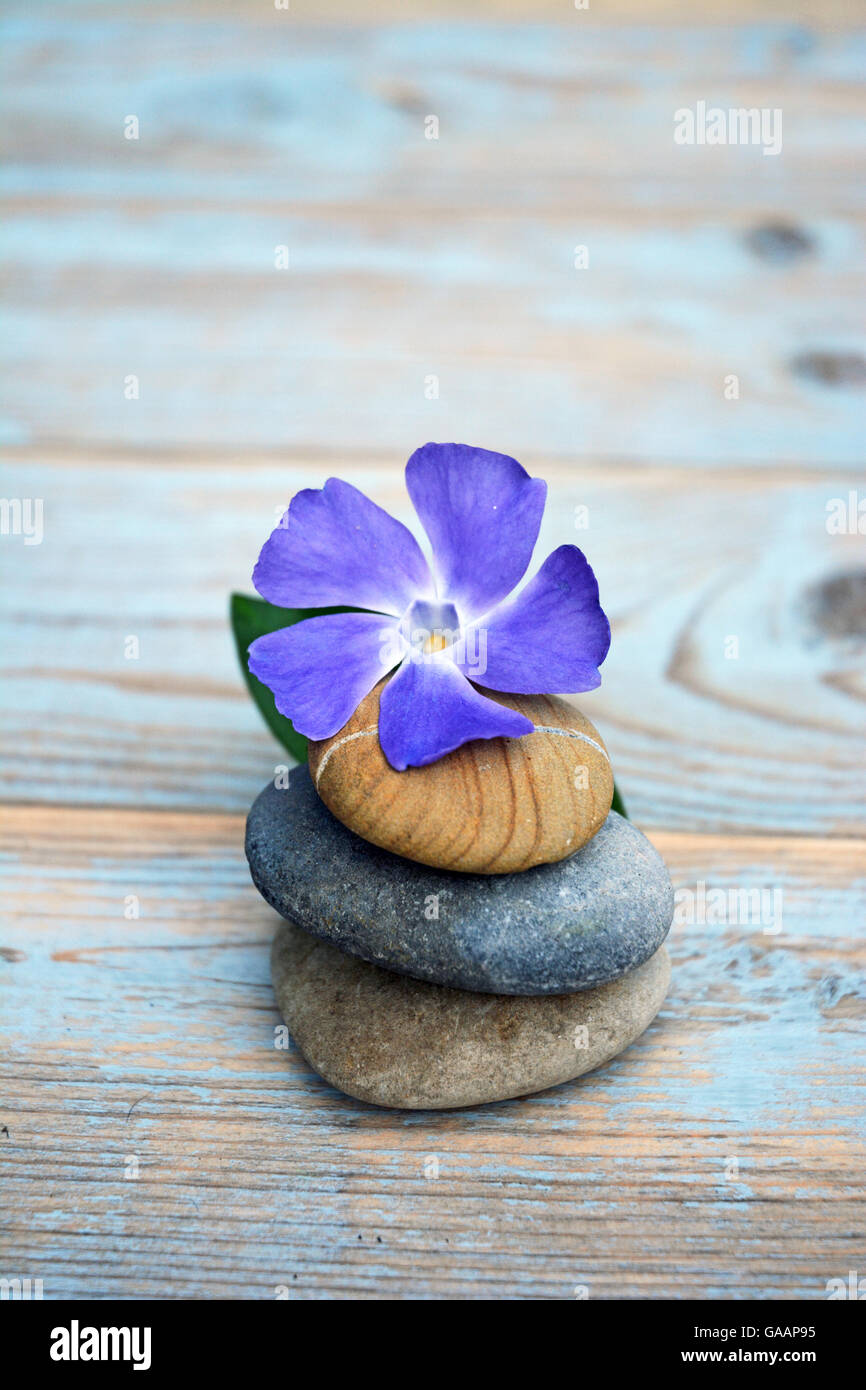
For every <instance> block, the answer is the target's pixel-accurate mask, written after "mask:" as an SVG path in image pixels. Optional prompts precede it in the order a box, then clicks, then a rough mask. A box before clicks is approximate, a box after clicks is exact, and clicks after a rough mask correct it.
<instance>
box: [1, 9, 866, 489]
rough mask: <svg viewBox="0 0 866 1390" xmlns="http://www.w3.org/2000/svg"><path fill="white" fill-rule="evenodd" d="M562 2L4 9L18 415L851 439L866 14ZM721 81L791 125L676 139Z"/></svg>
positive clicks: (556, 440)
mask: <svg viewBox="0 0 866 1390" xmlns="http://www.w3.org/2000/svg"><path fill="white" fill-rule="evenodd" d="M563 7H564V9H565V10H566V16H565V21H566V22H563V23H561V24H557V25H550V24H547V25H544V24H530V25H523V26H520V27H519V28H514V27H513V26H510V25H502V24H489V25H480V26H476V25H465V24H458V25H452V26H447V25H443V24H441V23H437V24H433V25H423V24H421V25H418V24H412V25H405V26H386V27H376V26H370V25H369V24H363V25H361V26H360V27H357V26H346V25H336V26H335V25H332V24H324V25H322V26H316V25H311V24H310V23H309V22H308V20H309V13H310V12H309V10H306V11H305V12H304V11H303V10H302V17H300V18H296V17H295V16H294V15H293V13H292V12H290V13H289V14H280V13H275V12H274V11H273V9H272V7H269V6H268V5H266V4H263V5H262V6H261V7H260V8H259V9H257V10H256V11H255V13H252V14H251V13H250V11H249V10H248V11H247V12H245V13H244V14H243V15H242V16H241V17H238V16H232V15H231V14H226V13H217V14H214V13H212V12H211V11H210V10H209V9H208V8H207V7H205V8H204V11H203V12H202V11H199V10H198V9H194V8H188V7H182V8H181V10H180V12H179V13H176V12H175V11H174V9H172V11H170V12H166V10H165V9H164V8H157V9H155V11H154V12H153V13H148V7H146V6H139V7H135V6H132V7H130V6H123V7H118V6H101V5H98V6H94V7H92V8H89V9H85V10H78V9H76V8H75V7H60V8H59V9H58V8H57V7H55V6H52V7H50V8H49V9H48V10H44V11H43V10H39V9H36V10H34V8H33V7H32V6H28V7H27V8H26V9H24V8H20V7H19V8H17V9H16V10H14V11H13V16H12V17H11V18H10V19H9V20H8V21H7V25H6V41H5V43H4V45H3V54H4V58H3V62H4V67H5V74H4V75H5V78H6V81H5V106H6V119H5V122H4V125H5V128H6V131H7V135H6V139H7V142H8V145H9V146H11V148H9V149H8V154H7V160H6V167H5V169H4V172H3V175H2V179H0V192H2V193H3V194H4V195H5V197H4V217H3V231H2V242H0V246H2V249H3V252H4V258H5V260H6V263H7V265H8V268H9V286H8V289H7V292H6V315H7V331H6V334H5V335H4V342H5V349H4V360H3V366H4V378H5V394H4V398H3V406H2V410H0V425H2V433H3V437H4V438H6V439H8V440H10V441H11V442H18V441H20V442H23V443H27V444H30V443H34V444H37V445H39V446H42V445H45V444H49V443H54V442H58V441H59V442H62V443H70V442H73V443H82V442H83V443H87V444H93V445H102V446H104V445H118V444H123V443H125V444H129V443H134V444H136V445H142V446H147V447H153V446H159V447H163V448H165V447H173V446H174V445H176V444H177V443H178V442H181V441H185V442H187V443H190V444H194V445H198V446H201V447H207V446H217V447H223V446H225V445H229V446H231V447H232V448H233V449H236V450H237V451H238V454H239V456H242V455H243V454H244V453H245V452H246V451H248V450H249V449H251V448H279V447H287V446H290V447H294V448H301V449H303V448H310V447H314V448H315V447H318V446H319V445H320V443H321V441H322V439H323V436H325V437H326V438H327V442H328V443H330V444H331V445H332V446H334V447H337V448H344V449H348V450H353V449H357V448H358V447H359V446H360V447H362V448H365V449H369V448H371V447H373V448H381V449H386V450H398V451H401V452H403V451H406V450H407V449H408V448H410V447H411V446H412V445H413V444H414V443H415V442H417V441H421V440H424V439H427V438H430V437H433V438H453V437H455V436H456V437H460V438H470V439H476V438H483V439H484V442H485V443H486V444H488V445H489V446H491V447H503V448H507V449H509V450H511V451H516V452H518V453H519V452H520V451H526V450H532V451H541V452H546V453H549V454H557V455H560V456H564V457H568V458H578V459H585V458H592V457H598V456H602V457H610V458H617V457H626V458H645V459H653V460H660V461H667V460H676V461H678V462H680V463H683V464H687V465H691V464H692V463H693V461H694V460H695V459H696V458H699V459H702V460H703V459H707V458H710V459H713V458H715V459H718V460H720V461H722V462H734V463H740V464H743V463H749V462H752V461H754V460H759V461H762V462H773V463H779V462H781V463H782V464H784V462H786V461H790V460H797V461H799V462H803V463H807V464H809V465H812V466H827V467H830V468H832V467H834V466H835V465H838V464H847V465H849V466H852V465H858V464H859V463H860V462H861V458H862V447H861V446H862V400H863V385H864V380H866V345H864V334H863V326H862V313H861V312H860V304H859V303H858V296H857V291H856V286H857V282H858V277H859V274H860V269H861V266H862V259H863V214H864V197H866V194H864V190H866V178H864V177H863V174H864V167H863V166H864V161H863V147H864V123H863V122H862V121H859V122H858V121H857V120H856V119H854V113H855V111H856V110H857V109H858V108H857V105H856V103H857V100H858V98H857V83H858V81H859V79H860V77H861V75H862V71H863V61H864V38H863V35H862V34H861V33H858V32H857V31H856V30H852V29H851V28H850V27H844V28H840V29H828V28H827V27H826V25H825V23H824V22H823V20H822V18H821V12H820V9H818V8H816V10H815V18H816V22H815V24H814V25H813V26H810V25H809V24H808V23H802V24H793V23H791V22H790V21H789V22H779V21H777V22H768V23H764V24H761V23H758V24H740V25H736V24H731V23H730V20H729V16H726V17H725V19H724V22H723V23H722V24H717V25H711V24H699V25H697V26H688V27H682V26H676V25H670V24H657V25H652V24H644V25H641V26H638V27H634V28H630V27H624V26H622V25H619V24H611V23H606V22H605V20H604V17H603V16H598V17H597V16H596V15H595V11H594V10H591V11H590V12H588V13H579V12H576V11H574V10H573V8H572V10H571V12H570V13H568V7H567V5H566V4H565V3H564V0H563ZM304 14H306V18H304V17H303V16H304ZM58 90H62V92H63V107H62V112H61V111H59V110H58V106H57V102H56V100H55V96H56V93H57V92H58ZM698 100H708V101H709V102H710V103H711V104H712V103H715V104H717V105H719V106H722V107H724V108H729V107H735V108H736V107H752V106H756V105H757V106H760V107H767V108H770V109H774V108H778V109H780V110H781V111H782V112H783V118H784V120H783V146H782V152H781V153H780V154H779V155H778V156H770V157H766V156H764V155H763V153H762V151H761V149H760V148H758V147H756V146H730V147H724V148H720V147H697V146H694V147H683V146H680V145H677V144H675V143H674V140H673V128H674V112H675V111H676V110H677V109H679V108H682V107H689V106H694V104H695V102H696V101H698ZM129 115H132V116H135V117H136V118H137V119H138V121H139V138H138V139H135V140H131V139H126V138H125V137H124V121H125V119H126V117H127V116H129ZM430 115H434V116H436V117H437V118H438V120H439V138H438V139H435V140H433V139H427V138H425V119H426V118H427V116H430ZM780 220H781V222H782V224H783V225H782V231H781V235H779V234H775V235H774V234H773V233H772V232H771V234H770V235H769V237H765V238H764V239H763V240H761V239H760V238H759V239H758V241H757V242H756V241H755V240H754V239H753V237H754V233H755V232H756V231H760V229H762V228H766V226H767V224H770V226H771V227H772V226H775V225H776V224H778V222H779V221H780ZM578 246H584V247H586V248H587V252H588V257H589V264H588V267H587V268H586V269H575V248H576V247H578ZM276 247H285V248H286V254H287V256H288V267H287V268H285V269H282V268H280V269H278V268H276V266H275V248H276ZM731 374H734V375H736V376H737V377H738V378H739V381H740V396H739V399H738V400H736V401H733V400H730V399H727V398H726V395H725V382H726V378H728V377H729V376H730V375H731ZM131 375H134V376H136V377H138V379H139V391H140V395H139V398H138V399H137V400H130V399H127V398H126V397H125V394H124V389H125V381H126V378H127V377H128V376H131ZM434 377H435V378H436V379H437V383H438V386H437V389H438V393H439V394H438V398H436V399H429V398H428V393H429V391H431V390H432V389H433V388H432V385H431V378H434Z"/></svg>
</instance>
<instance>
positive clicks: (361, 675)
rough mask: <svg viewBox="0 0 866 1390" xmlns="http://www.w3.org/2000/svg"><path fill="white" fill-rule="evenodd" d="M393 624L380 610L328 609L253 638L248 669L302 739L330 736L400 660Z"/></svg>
mask: <svg viewBox="0 0 866 1390" xmlns="http://www.w3.org/2000/svg"><path fill="white" fill-rule="evenodd" d="M404 651H405V643H403V642H402V639H401V638H400V637H399V635H398V624H397V623H396V622H395V621H394V619H393V618H386V617H384V616H383V615H382V614H381V613H331V614H327V615H325V616H323V617H320V618H306V619H305V620H304V621H303V622H300V623H296V624H295V625H294V627H283V628H280V629H279V630H278V631H277V632H267V633H265V635H264V637H257V638H256V640H255V642H253V643H252V645H251V646H250V658H249V660H250V670H251V671H252V673H253V675H254V676H255V677H256V678H257V679H258V680H260V681H262V683H263V684H264V685H266V686H267V687H268V688H269V689H270V690H272V691H273V694H274V700H275V702H276V706H277V709H278V710H279V711H280V714H284V715H285V716H286V718H287V719H291V721H292V723H293V724H294V726H295V728H296V729H297V731H298V733H299V734H305V735H306V737H307V738H315V739H319V738H330V737H331V734H335V733H336V732H337V730H338V729H342V727H343V725H344V724H345V722H346V720H347V719H348V718H349V716H350V715H351V714H354V712H355V710H356V709H357V707H358V705H359V704H360V703H361V701H362V700H363V698H364V696H365V695H367V694H369V692H370V691H371V690H372V689H373V686H374V685H375V684H376V682H377V681H379V680H381V679H382V677H383V676H384V675H386V674H387V672H388V671H389V670H391V669H392V667H393V666H394V665H396V663H397V662H398V661H399V660H400V658H401V656H402V654H403V652H404Z"/></svg>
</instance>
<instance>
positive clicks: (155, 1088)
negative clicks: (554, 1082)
mask: <svg viewBox="0 0 866 1390" xmlns="http://www.w3.org/2000/svg"><path fill="white" fill-rule="evenodd" d="M0 829H2V836H3V840H2V843H3V847H4V855H3V876H4V882H3V893H2V902H3V917H2V933H0V946H2V953H0V970H2V972H3V975H4V984H3V995H4V1000H5V1003H4V1015H5V1018H6V1020H7V1022H6V1025H5V1033H6V1043H5V1046H4V1049H3V1053H2V1058H0V1075H2V1078H3V1083H2V1090H3V1096H4V1100H3V1104H2V1113H0V1163H2V1166H3V1183H4V1190H5V1192H6V1194H7V1199H6V1200H5V1201H4V1204H3V1210H2V1218H0V1220H2V1264H3V1268H4V1269H7V1270H11V1271H20V1272H22V1273H30V1274H32V1275H33V1276H34V1277H42V1278H44V1280H45V1294H46V1297H59V1296H63V1295H67V1296H84V1295H96V1296H118V1295H121V1296H126V1297H143V1296H149V1297H157V1298H165V1297H193V1298H212V1297H239V1298H265V1299H267V1298H273V1297H274V1291H275V1289H276V1288H277V1287H278V1286H281V1285H283V1286H288V1287H289V1290H290V1296H292V1297H297V1298H305V1299H306V1298H324V1297H335V1298H382V1297H387V1296H389V1295H390V1296H399V1297H431V1298H445V1297H453V1298H479V1297H492V1298H571V1297H573V1292H574V1288H575V1286H576V1285H580V1284H583V1285H588V1287H589V1293H590V1297H592V1298H636V1297H668V1298H683V1297H698V1298H703V1297H720V1298H732V1297H733V1298H742V1297H753V1298H759V1299H763V1298H770V1297H782V1298H792V1297H804V1298H823V1297H825V1296H826V1281H827V1280H828V1279H830V1278H833V1277H836V1276H839V1275H841V1276H842V1277H845V1276H846V1275H847V1271H848V1270H849V1269H851V1268H857V1267H858V1265H859V1267H860V1268H861V1269H862V1268H863V1258H864V1253H866V1250H864V1246H866V1220H864V1215H863V1204H862V1190H861V1188H860V1183H859V1171H860V1168H861V1167H862V1161H863V1145H862V1130H861V1115H862V1104H863V1094H862V1092H863V1072H862V1066H861V1060H862V1027H863V1019H864V1014H866V981H864V965H866V956H864V939H863V931H862V923H863V915H864V908H866V881H864V877H863V872H862V868H863V862H864V858H863V852H864V845H863V842H862V841H853V840H842V839H838V840H831V841H827V840H824V839H811V840H810V839H793V838H790V837H786V838H782V839H779V838H773V837H771V836H744V837H740V838H734V837H730V836H701V835H684V834H673V833H665V834H656V835H655V836H654V837H653V838H654V841H655V843H656V845H657V847H658V848H659V849H660V850H661V852H662V853H663V854H664V856H665V858H666V860H667V862H668V864H669V866H670V868H671V872H672V875H673V878H674V882H675V884H676V886H677V887H678V889H680V890H683V889H690V890H692V891H694V890H695V888H696V885H697V884H698V883H700V882H702V881H703V882H705V883H706V884H707V885H708V886H709V887H715V888H719V889H723V890H725V891H726V892H727V891H728V890H729V889H731V888H734V889H740V888H753V887H756V886H757V887H774V886H775V887H778V888H781V889H782V891H783V895H784V898H783V901H784V912H783V919H782V920H783V929H782V931H781V933H779V934H778V935H770V934H767V933H765V932H764V930H763V925H762V924H761V923H760V921H757V920H756V921H754V922H749V921H746V922H733V921H728V922H722V923H719V922H716V923H712V922H702V921H700V920H697V918H698V917H699V914H696V920H694V921H692V922H690V923H689V922H684V921H677V922H676V923H675V925H674V928H673V931H672V934H671V939H670V948H671V955H672V960H673V978H672V984H671V990H670V992H669V995H668V998H667V1001H666V1003H665V1006H664V1009H663V1011H662V1014H661V1015H660V1017H659V1019H658V1020H657V1021H656V1022H655V1023H654V1024H653V1025H652V1027H651V1028H650V1030H649V1032H648V1033H647V1034H646V1035H645V1036H644V1037H643V1038H642V1039H641V1040H640V1041H639V1042H638V1043H637V1044H635V1045H634V1046H633V1047H632V1048H631V1049H630V1050H629V1051H628V1052H626V1053H625V1054H624V1055H623V1056H622V1057H621V1058H619V1059H617V1060H616V1061H615V1062H613V1063H612V1064H611V1065H610V1066H608V1067H606V1068H604V1069H603V1070H602V1071H600V1072H597V1073H594V1074H593V1075H590V1076H588V1077H585V1078H583V1079H582V1080H581V1081H579V1082H576V1083H571V1084H569V1085H566V1086H562V1087H559V1088H557V1089H556V1090H553V1091H549V1092H545V1093H544V1094H542V1095H539V1096H535V1097H532V1098H530V1099H527V1100H522V1101H514V1102H507V1103H503V1104H500V1105H494V1106H489V1107H482V1108H481V1109H478V1110H473V1111H466V1112H460V1113H454V1114H449V1115H438V1116H437V1115H432V1114H428V1113H423V1114H420V1115H408V1114H397V1113H395V1114H387V1115H384V1114H383V1113H382V1112H380V1111H376V1110H374V1109H373V1108H371V1107H368V1106H365V1105H363V1104H360V1103H358V1102H354V1101H351V1100H348V1099H347V1098H346V1097H344V1096H341V1095H340V1094H339V1093H337V1092H335V1091H333V1090H332V1089H331V1088H330V1087H328V1086H327V1085H326V1084H325V1083H324V1082H322V1081H321V1080H320V1079H319V1078H317V1077H316V1076H315V1074H313V1073H312V1072H311V1071H310V1070H309V1069H308V1067H307V1066H306V1065H305V1064H304V1062H303V1060H302V1059H301V1058H300V1056H299V1055H298V1054H297V1053H296V1052H294V1051H293V1050H288V1051H282V1050H278V1049H277V1048H275V1045H274V1044H275V1032H274V1030H275V1028H276V1027H278V1026H279V1024H280V1019H279V1015H278V1014H277V1012H276V1008H275V1005H274V999H273V992H272V989H271V984H270V978H269V969H268V951H269V947H270V943H271V938H272V936H273V933H274V930H275V926H276V924H277V923H278V921H279V919H278V918H277V917H276V916H275V914H274V913H272V912H271V911H270V909H268V908H267V907H266V906H265V904H264V903H263V902H262V901H261V899H260V898H259V897H258V895H257V894H256V893H255V891H254V889H253V888H252V886H251V885H250V883H249V879H248V875H247V871H246V865H245V862H244V859H243V852H242V841H243V824H242V820H241V819H240V818H239V817H228V816H196V815H192V814H186V813H181V814H169V813H166V812H131V811H118V810H111V811H89V810H86V809H79V810H75V811H71V810H63V809H60V810H51V809H49V808H42V807H32V808H13V809H10V810H7V811H6V812H4V813H3V814H2V820H0ZM129 894H136V895H137V896H138V898H139V901H140V913H141V915H140V917H139V918H138V919H137V920H126V919H125V918H124V915H123V914H124V903H125V899H126V898H127V897H128V895H129ZM4 1127H5V1128H4ZM7 1131H8V1132H7ZM430 1156H432V1157H434V1158H435V1159H436V1160H437V1163H438V1170H439V1176H438V1178H436V1179H431V1178H426V1177H425V1162H426V1160H427V1159H428V1158H429V1157H430ZM132 1159H137V1161H138V1165H139V1168H138V1172H139V1176H138V1178H137V1179H136V1178H129V1177H126V1176H125V1174H126V1173H127V1172H129V1171H134V1165H132ZM428 1167H429V1165H428Z"/></svg>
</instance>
